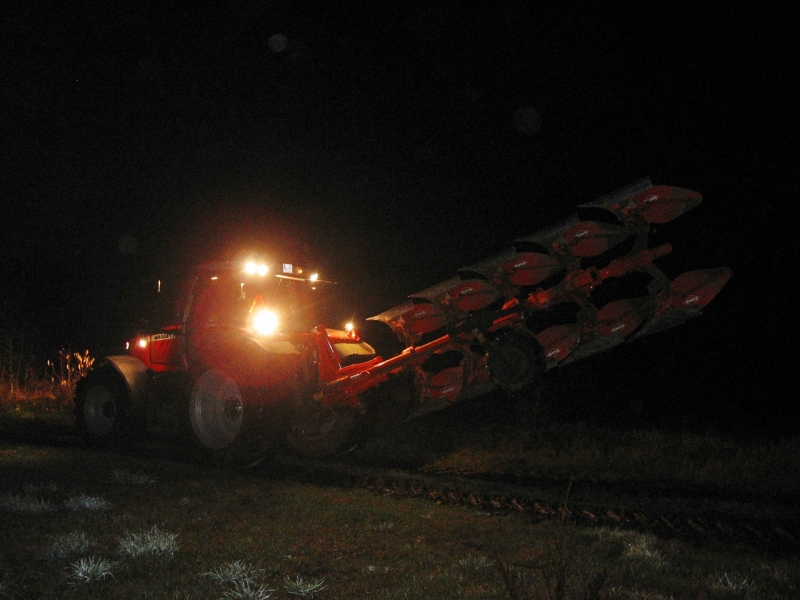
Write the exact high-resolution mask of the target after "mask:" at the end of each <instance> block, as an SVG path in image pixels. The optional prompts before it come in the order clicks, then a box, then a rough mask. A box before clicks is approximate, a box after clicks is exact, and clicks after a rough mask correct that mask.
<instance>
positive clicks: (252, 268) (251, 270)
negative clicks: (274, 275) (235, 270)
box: [244, 260, 269, 277]
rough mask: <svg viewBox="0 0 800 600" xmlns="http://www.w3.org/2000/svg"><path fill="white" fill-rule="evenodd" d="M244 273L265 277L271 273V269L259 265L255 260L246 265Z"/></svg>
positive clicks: (261, 264)
mask: <svg viewBox="0 0 800 600" xmlns="http://www.w3.org/2000/svg"><path fill="white" fill-rule="evenodd" d="M244 272H245V273H247V274H248V275H260V276H261V277H263V276H264V275H266V274H267V273H268V272H269V267H267V265H265V264H264V263H257V262H255V261H254V260H249V261H247V262H246V263H245V265H244Z"/></svg>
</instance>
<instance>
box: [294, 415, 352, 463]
mask: <svg viewBox="0 0 800 600" xmlns="http://www.w3.org/2000/svg"><path fill="white" fill-rule="evenodd" d="M357 410H358V409H356V408H348V407H331V408H319V409H318V410H309V411H308V412H307V413H306V414H303V415H298V416H296V418H295V419H294V420H293V423H292V428H291V431H290V432H289V434H288V435H287V436H286V445H287V446H288V447H289V449H290V450H291V451H292V452H294V453H296V454H300V455H302V456H310V457H324V456H331V455H334V454H337V453H340V452H344V451H346V450H348V449H349V444H348V442H349V441H350V437H351V435H352V433H353V430H354V428H355V426H356V422H357Z"/></svg>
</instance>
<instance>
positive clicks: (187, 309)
mask: <svg viewBox="0 0 800 600" xmlns="http://www.w3.org/2000/svg"><path fill="white" fill-rule="evenodd" d="M331 283H332V282H329V281H325V280H322V279H321V278H320V277H319V275H318V274H317V273H309V272H307V271H306V270H305V269H304V268H302V267H298V266H297V265H294V264H290V263H281V264H278V265H277V266H276V265H268V264H266V263H264V262H257V261H252V260H250V261H242V262H213V263H206V264H203V265H199V266H196V267H193V268H192V269H191V270H190V272H189V276H188V277H187V278H186V280H185V281H184V287H183V289H182V291H181V293H180V296H179V298H178V299H177V301H176V302H175V304H174V306H175V308H174V309H173V311H172V313H171V317H170V320H169V322H168V323H166V324H165V325H163V326H161V327H160V328H159V329H158V331H157V332H153V333H144V332H140V334H139V335H137V336H136V337H135V338H134V339H133V340H131V341H130V342H129V343H128V348H129V352H130V354H131V355H132V356H135V357H136V358H138V359H139V360H141V361H142V362H143V363H145V364H146V365H147V366H148V367H149V368H151V369H152V370H153V371H156V372H160V371H169V370H178V369H185V368H186V367H187V364H186V355H187V352H189V351H190V348H191V347H192V346H193V345H196V344H197V342H198V340H199V339H201V338H203V337H204V336H206V335H207V334H209V333H210V332H219V331H222V330H231V331H238V332H241V333H242V334H246V335H248V336H250V337H253V338H254V339H269V340H272V342H271V343H272V345H273V346H274V347H278V346H279V344H278V342H279V341H283V342H284V343H291V342H292V338H296V337H298V336H303V335H307V334H308V333H309V332H311V330H312V329H313V328H314V326H315V325H316V324H317V323H318V321H317V319H319V318H320V317H321V313H323V312H324V307H325V306H326V304H327V298H326V296H327V294H326V288H328V287H329V286H330V284H331Z"/></svg>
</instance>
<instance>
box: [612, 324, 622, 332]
mask: <svg viewBox="0 0 800 600" xmlns="http://www.w3.org/2000/svg"><path fill="white" fill-rule="evenodd" d="M623 329H625V323H617V324H616V325H614V327H612V328H611V331H613V332H614V333H617V332H618V331H622V330H623Z"/></svg>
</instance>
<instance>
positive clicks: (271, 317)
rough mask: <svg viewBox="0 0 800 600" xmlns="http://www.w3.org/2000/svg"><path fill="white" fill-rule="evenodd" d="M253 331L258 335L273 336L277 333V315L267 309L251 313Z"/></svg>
mask: <svg viewBox="0 0 800 600" xmlns="http://www.w3.org/2000/svg"><path fill="white" fill-rule="evenodd" d="M253 329H254V330H255V332H256V333H258V334H259V335H273V334H275V333H276V332H277V331H278V315H277V314H276V313H275V312H274V311H271V310H269V309H267V308H260V309H258V310H257V311H255V312H254V313H253Z"/></svg>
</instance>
